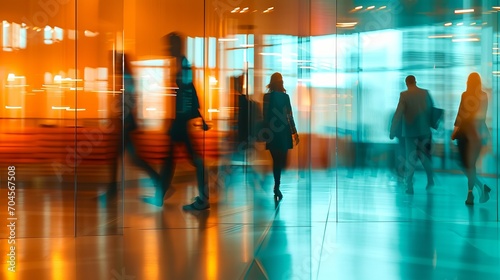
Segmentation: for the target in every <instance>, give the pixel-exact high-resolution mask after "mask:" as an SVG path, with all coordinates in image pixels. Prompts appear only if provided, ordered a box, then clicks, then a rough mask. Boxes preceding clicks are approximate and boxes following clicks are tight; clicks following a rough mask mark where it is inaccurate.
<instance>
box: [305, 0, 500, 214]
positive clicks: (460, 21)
mask: <svg viewBox="0 0 500 280" xmlns="http://www.w3.org/2000/svg"><path fill="white" fill-rule="evenodd" d="M365 2H366V1H354V3H352V5H351V6H349V7H347V6H346V7H342V6H338V12H339V14H338V17H339V18H338V23H337V26H338V29H339V31H338V34H337V36H335V37H333V36H331V39H330V40H331V41H335V45H336V49H335V50H336V51H335V56H336V57H338V60H337V64H336V65H337V69H336V71H337V72H336V76H337V79H336V81H337V82H336V85H335V87H336V90H337V91H340V90H341V89H343V88H347V89H348V90H347V91H348V92H347V94H346V95H344V96H342V95H341V94H340V92H338V93H337V102H336V104H337V106H338V108H337V114H336V116H337V120H336V121H335V123H336V125H337V127H336V129H334V130H333V131H334V133H336V134H337V136H338V137H337V139H338V141H337V142H339V144H340V143H341V142H340V138H341V135H343V134H345V133H344V131H350V129H349V126H350V125H351V124H352V129H353V130H352V131H353V133H352V135H353V136H352V139H353V140H352V145H351V146H350V147H352V148H349V147H346V149H338V153H337V159H338V162H339V163H341V162H342V159H344V158H346V157H345V156H344V154H347V153H348V151H351V150H352V151H354V155H353V157H354V158H355V160H353V161H354V163H353V164H352V166H354V167H355V168H352V169H349V168H348V171H347V172H344V173H342V172H341V170H342V169H341V168H340V167H339V168H338V169H337V171H338V180H339V181H343V182H344V184H341V185H339V200H338V207H339V216H338V218H339V221H371V220H373V221H412V220H442V221H460V220H469V219H470V212H469V211H467V207H465V205H464V201H465V199H466V197H467V177H466V176H465V175H464V174H463V173H462V167H461V166H462V165H461V164H460V160H459V158H460V156H459V150H458V147H457V141H452V140H450V138H451V135H452V132H453V129H454V123H455V118H456V116H457V112H458V105H459V104H460V100H461V95H462V92H464V91H465V89H466V81H467V77H468V75H469V74H470V73H471V72H477V73H479V74H480V76H481V78H482V88H483V91H485V92H486V94H487V96H488V100H489V106H488V110H487V114H486V126H487V127H488V130H489V135H490V137H489V139H488V140H489V141H488V143H487V144H486V145H485V146H484V147H483V148H482V150H481V153H480V156H479V159H478V161H477V173H478V177H479V178H481V183H478V184H477V185H478V186H480V188H476V189H475V190H474V195H475V197H476V201H475V202H476V204H479V197H480V195H481V190H482V188H483V185H484V184H487V185H488V186H490V187H492V188H493V189H496V188H497V177H498V176H497V175H498V163H497V160H496V158H497V153H498V149H497V145H498V144H497V139H496V135H497V117H498V110H497V108H496V106H497V103H498V99H497V97H496V94H495V91H496V90H497V88H496V87H497V85H496V84H495V83H496V80H497V78H496V77H495V72H494V71H495V62H494V61H495V60H496V59H497V58H496V56H495V55H492V54H491V49H493V50H494V49H495V41H498V40H497V39H496V33H497V32H498V31H496V30H497V29H498V26H497V25H496V24H497V23H496V20H497V17H498V12H496V11H495V8H494V7H495V3H494V2H495V1H479V2H473V1H463V3H462V1H459V2H456V3H455V2H451V1H449V2H447V3H446V4H445V5H444V6H443V7H441V8H439V9H438V7H437V6H435V5H427V4H424V3H423V2H412V3H409V2H405V1H389V2H388V3H380V4H379V5H372V4H370V3H367V2H366V3H365ZM368 4H369V5H368ZM326 37H328V35H327V36H326ZM321 39H323V40H326V39H324V38H317V39H316V38H313V39H312V40H313V41H314V40H321ZM408 75H414V76H415V77H416V80H417V86H419V87H421V88H425V89H427V90H429V92H430V94H431V96H432V99H433V100H434V106H435V107H438V108H442V109H444V117H443V119H442V120H441V122H440V124H439V127H438V128H437V129H435V130H432V140H431V145H430V146H431V147H432V148H431V161H432V163H431V164H432V170H433V172H434V175H433V178H434V179H433V180H434V185H433V184H432V180H431V181H428V179H427V176H426V172H425V170H424V168H423V165H422V164H421V163H420V162H418V161H417V162H416V164H415V163H412V161H411V160H410V161H407V160H406V159H405V155H406V152H405V148H404V145H403V143H405V141H404V140H403V141H401V142H400V141H399V140H398V139H399V138H394V139H393V140H391V139H390V137H389V135H390V127H391V123H392V119H393V115H394V113H395V111H396V107H397V105H398V102H399V99H400V92H402V91H404V90H406V88H407V86H406V85H405V78H406V77H407V76H408ZM351 93H352V94H351ZM339 98H343V99H344V100H349V101H348V102H347V103H343V102H341V101H339ZM341 100H342V99H341ZM343 104H347V105H348V108H349V109H348V110H344V111H342V110H341V106H342V105H343ZM351 109H352V112H350V114H347V112H349V110H351ZM347 158H349V157H347ZM408 164H410V166H409V165H408ZM412 166H414V167H415V169H416V170H415V176H414V177H413V180H412V182H411V184H413V185H414V189H413V192H414V193H413V194H411V193H407V191H410V190H407V186H408V185H409V183H408V182H407V183H406V184H405V183H404V182H403V178H404V177H405V176H406V177H407V175H408V170H411V169H412ZM405 174H406V175H405ZM438 197H439V198H438ZM438 200H439V201H438ZM497 201H498V200H497V197H496V196H492V197H491V199H490V201H488V202H487V203H486V204H484V205H481V209H482V210H484V211H487V212H489V215H486V216H481V218H476V219H480V220H481V219H482V220H496V219H497V215H496V207H497ZM430 205H432V207H430ZM458 205H460V207H458ZM462 206H463V207H462ZM436 207H437V208H439V209H440V210H438V209H434V208H436ZM478 208H479V207H476V208H474V211H479V209H478Z"/></svg>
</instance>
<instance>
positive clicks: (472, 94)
mask: <svg viewBox="0 0 500 280" xmlns="http://www.w3.org/2000/svg"><path fill="white" fill-rule="evenodd" d="M487 109H488V96H487V95H486V93H485V92H484V91H483V90H482V86H481V77H480V76H479V74H478V73H475V72H473V73H471V74H470V75H469V77H468V79H467V87H466V90H465V92H463V93H462V98H461V100H460V105H459V107H458V113H457V117H456V119H455V128H454V129H453V133H452V135H451V139H452V140H457V146H458V152H459V154H460V161H461V165H462V167H463V170H464V173H465V175H466V176H467V187H468V193H467V200H465V204H466V205H473V204H474V194H473V189H474V186H476V187H477V189H478V193H479V195H480V198H479V202H480V203H485V202H486V201H488V200H489V198H490V196H489V192H490V191H491V189H490V188H489V187H488V186H487V185H485V184H483V183H482V182H481V181H480V180H479V178H478V176H477V173H476V163H477V160H478V158H479V154H480V152H481V149H482V147H483V146H484V145H485V144H487V141H488V138H489V132H488V128H487V126H486V111H487Z"/></svg>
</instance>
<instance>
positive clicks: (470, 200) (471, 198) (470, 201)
mask: <svg viewBox="0 0 500 280" xmlns="http://www.w3.org/2000/svg"><path fill="white" fill-rule="evenodd" d="M465 205H474V195H473V194H472V191H469V193H468V194H467V200H466V201H465Z"/></svg>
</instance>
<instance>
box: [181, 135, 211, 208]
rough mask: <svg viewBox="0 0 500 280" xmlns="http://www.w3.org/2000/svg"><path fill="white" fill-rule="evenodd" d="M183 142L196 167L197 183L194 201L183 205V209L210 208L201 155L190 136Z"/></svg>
mask: <svg viewBox="0 0 500 280" xmlns="http://www.w3.org/2000/svg"><path fill="white" fill-rule="evenodd" d="M184 143H185V144H186V149H187V152H188V154H189V156H190V157H191V160H192V162H193V165H194V166H195V168H196V180H197V184H198V196H197V197H196V198H195V201H194V202H193V203H191V204H187V205H184V206H183V209H184V210H205V209H208V208H210V203H209V189H208V182H207V181H206V178H207V176H205V166H204V162H203V158H202V156H200V155H198V153H197V152H196V151H195V150H194V147H193V141H192V139H191V138H190V137H186V139H185V141H184Z"/></svg>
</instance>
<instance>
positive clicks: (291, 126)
mask: <svg viewBox="0 0 500 280" xmlns="http://www.w3.org/2000/svg"><path fill="white" fill-rule="evenodd" d="M267 90H268V91H267V93H266V94H265V95H264V110H263V113H264V127H265V129H266V131H267V132H268V133H269V135H268V137H267V139H266V140H267V141H266V149H268V150H269V152H271V156H272V159H273V176H274V198H275V199H278V200H281V199H282V198H283V194H282V193H281V191H280V183H281V172H282V171H283V169H284V168H285V166H286V162H287V154H288V150H289V149H292V148H293V142H294V141H295V144H298V143H299V135H298V134H297V129H296V128H295V122H294V120H293V114H292V106H291V105H290V97H289V96H288V94H286V90H285V88H284V86H283V76H282V75H281V74H280V73H278V72H276V73H274V74H273V75H272V76H271V81H270V82H269V84H268V85H267ZM292 137H293V139H292Z"/></svg>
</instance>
